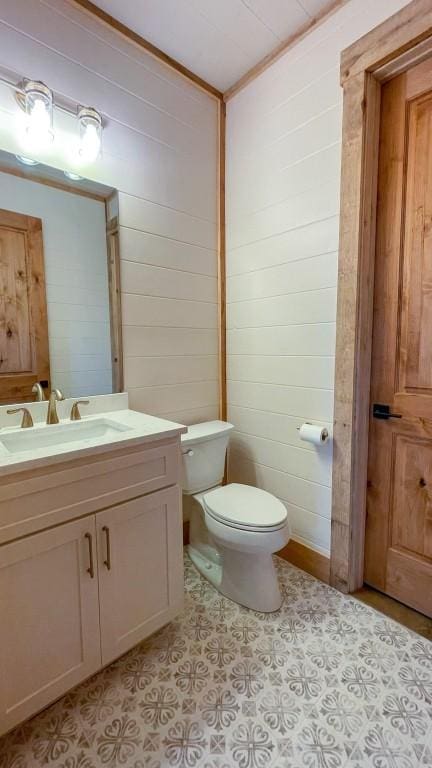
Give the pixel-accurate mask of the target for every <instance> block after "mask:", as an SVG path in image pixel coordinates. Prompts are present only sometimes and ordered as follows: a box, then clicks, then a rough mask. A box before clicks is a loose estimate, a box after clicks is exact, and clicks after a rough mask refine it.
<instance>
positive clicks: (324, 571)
mask: <svg viewBox="0 0 432 768" xmlns="http://www.w3.org/2000/svg"><path fill="white" fill-rule="evenodd" d="M183 544H184V545H185V546H186V545H187V544H189V520H185V521H184V523H183ZM277 554H278V555H279V557H281V558H282V559H283V560H287V562H288V563H292V565H296V566H297V568H301V569H302V571H306V573H310V574H311V575H312V576H315V578H317V579H320V580H321V581H324V582H325V583H326V584H328V583H329V581H330V559H329V558H328V557H325V555H321V554H320V553H319V552H316V551H315V550H314V549H310V548H309V547H305V545H304V544H300V543H299V542H298V541H293V540H292V539H291V540H290V541H289V542H288V544H287V545H286V547H284V548H283V549H281V550H280V552H278V553H277Z"/></svg>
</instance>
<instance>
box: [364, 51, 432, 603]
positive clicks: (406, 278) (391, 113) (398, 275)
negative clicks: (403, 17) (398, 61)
mask: <svg viewBox="0 0 432 768" xmlns="http://www.w3.org/2000/svg"><path fill="white" fill-rule="evenodd" d="M376 246H377V247H376V266H375V291H374V330H373V351H372V382H371V403H372V404H376V405H384V406H388V407H389V410H390V412H391V413H392V414H394V416H395V417H392V418H374V417H373V416H371V422H370V445H369V472H368V504H367V524H366V552H365V581H366V582H367V583H368V584H371V585H373V586H374V587H377V588H378V589H380V590H382V591H384V592H386V593H387V594H389V595H391V596H393V597H395V598H397V599H398V600H400V601H401V602H403V603H406V604H407V605H410V606H412V607H414V608H416V609H417V610H419V611H422V612H423V613H425V614H427V615H429V616H431V615H432V61H431V60H430V59H428V60H427V61H425V62H423V63H421V64H419V65H417V66H416V67H414V68H413V69H411V70H409V71H408V72H406V73H404V74H402V75H400V76H398V77H396V78H394V79H393V80H391V81H390V82H388V83H387V84H386V85H385V86H384V87H383V89H382V106H381V136H380V159H379V176H378V217H377V240H376ZM384 415H385V414H384Z"/></svg>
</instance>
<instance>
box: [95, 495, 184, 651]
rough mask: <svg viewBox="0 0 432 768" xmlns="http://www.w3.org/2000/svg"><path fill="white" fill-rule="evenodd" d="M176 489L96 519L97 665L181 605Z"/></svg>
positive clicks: (171, 615)
mask: <svg viewBox="0 0 432 768" xmlns="http://www.w3.org/2000/svg"><path fill="white" fill-rule="evenodd" d="M179 493H180V491H179V488H178V487H177V486H175V487H172V488H168V489H166V490H164V491H158V492H156V493H152V494H150V495H149V496H144V497H141V498H139V499H133V501H128V502H126V503H125V504H119V505H118V506H115V507H111V509H107V510H105V511H104V512H99V513H98V514H97V516H96V525H97V535H98V552H99V595H100V620H101V638H102V661H103V663H104V664H108V663H109V662H110V661H112V660H113V659H115V658H117V657H118V656H120V655H121V654H122V653H124V652H125V651H127V650H128V649H129V648H132V646H134V645H136V644H137V643H139V642H140V641H141V640H143V639H144V638H145V637H148V635H150V634H151V633H152V632H155V630H157V629H159V628H160V627H162V626H163V625H164V624H166V623H167V622H169V621H171V619H173V618H174V616H175V615H176V614H177V613H178V612H179V611H180V610H181V606H182V601H183V536H182V520H181V505H180V496H179Z"/></svg>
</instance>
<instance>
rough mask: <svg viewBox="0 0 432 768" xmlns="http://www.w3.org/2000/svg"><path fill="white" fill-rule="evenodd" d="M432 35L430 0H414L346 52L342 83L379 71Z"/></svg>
mask: <svg viewBox="0 0 432 768" xmlns="http://www.w3.org/2000/svg"><path fill="white" fill-rule="evenodd" d="M431 34H432V5H431V2H430V0H413V2H411V3H409V5H406V6H405V7H404V8H402V10H400V11H399V12H398V13H395V14H394V15H393V16H390V18H389V19H387V20H386V21H384V22H383V23H382V24H380V25H379V26H378V27H375V29H372V30H371V32H368V34H367V35H364V36H363V37H361V38H360V39H359V40H357V41H356V42H355V43H353V45H351V46H350V47H349V48H346V49H345V50H344V51H343V52H342V56H341V81H342V85H344V84H345V82H346V81H347V80H349V79H350V78H352V77H355V75H358V74H360V73H363V72H366V71H372V72H375V73H377V72H378V70H379V69H380V68H382V67H384V66H385V65H387V64H388V63H389V62H394V61H395V60H397V59H398V58H399V57H400V56H402V55H403V54H404V53H406V52H407V51H409V50H412V49H414V48H415V47H416V46H417V45H418V44H419V43H421V42H422V41H424V40H426V39H427V38H428V37H430V36H431ZM405 69H408V66H405Z"/></svg>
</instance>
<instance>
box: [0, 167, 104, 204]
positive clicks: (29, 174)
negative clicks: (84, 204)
mask: <svg viewBox="0 0 432 768" xmlns="http://www.w3.org/2000/svg"><path fill="white" fill-rule="evenodd" d="M0 173H9V174H10V175H11V176H17V177H18V178H20V179H26V180H27V181H34V182H35V184H43V185H44V186H45V187H53V188H54V189H59V190H61V191H62V192H70V193H71V194H72V195H80V196H81V197H88V198H90V199H91V200H97V201H98V202H99V203H104V202H105V201H106V200H107V199H108V197H109V196H110V195H111V190H110V191H109V192H107V194H106V195H98V194H96V192H90V191H89V190H88V189H80V187H78V186H76V187H75V186H74V184H73V182H71V183H70V184H69V183H68V182H66V181H65V182H62V181H57V180H56V179H49V178H47V177H46V176H39V175H38V173H34V171H25V170H24V169H22V170H21V168H11V167H10V166H8V165H1V164H0Z"/></svg>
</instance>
